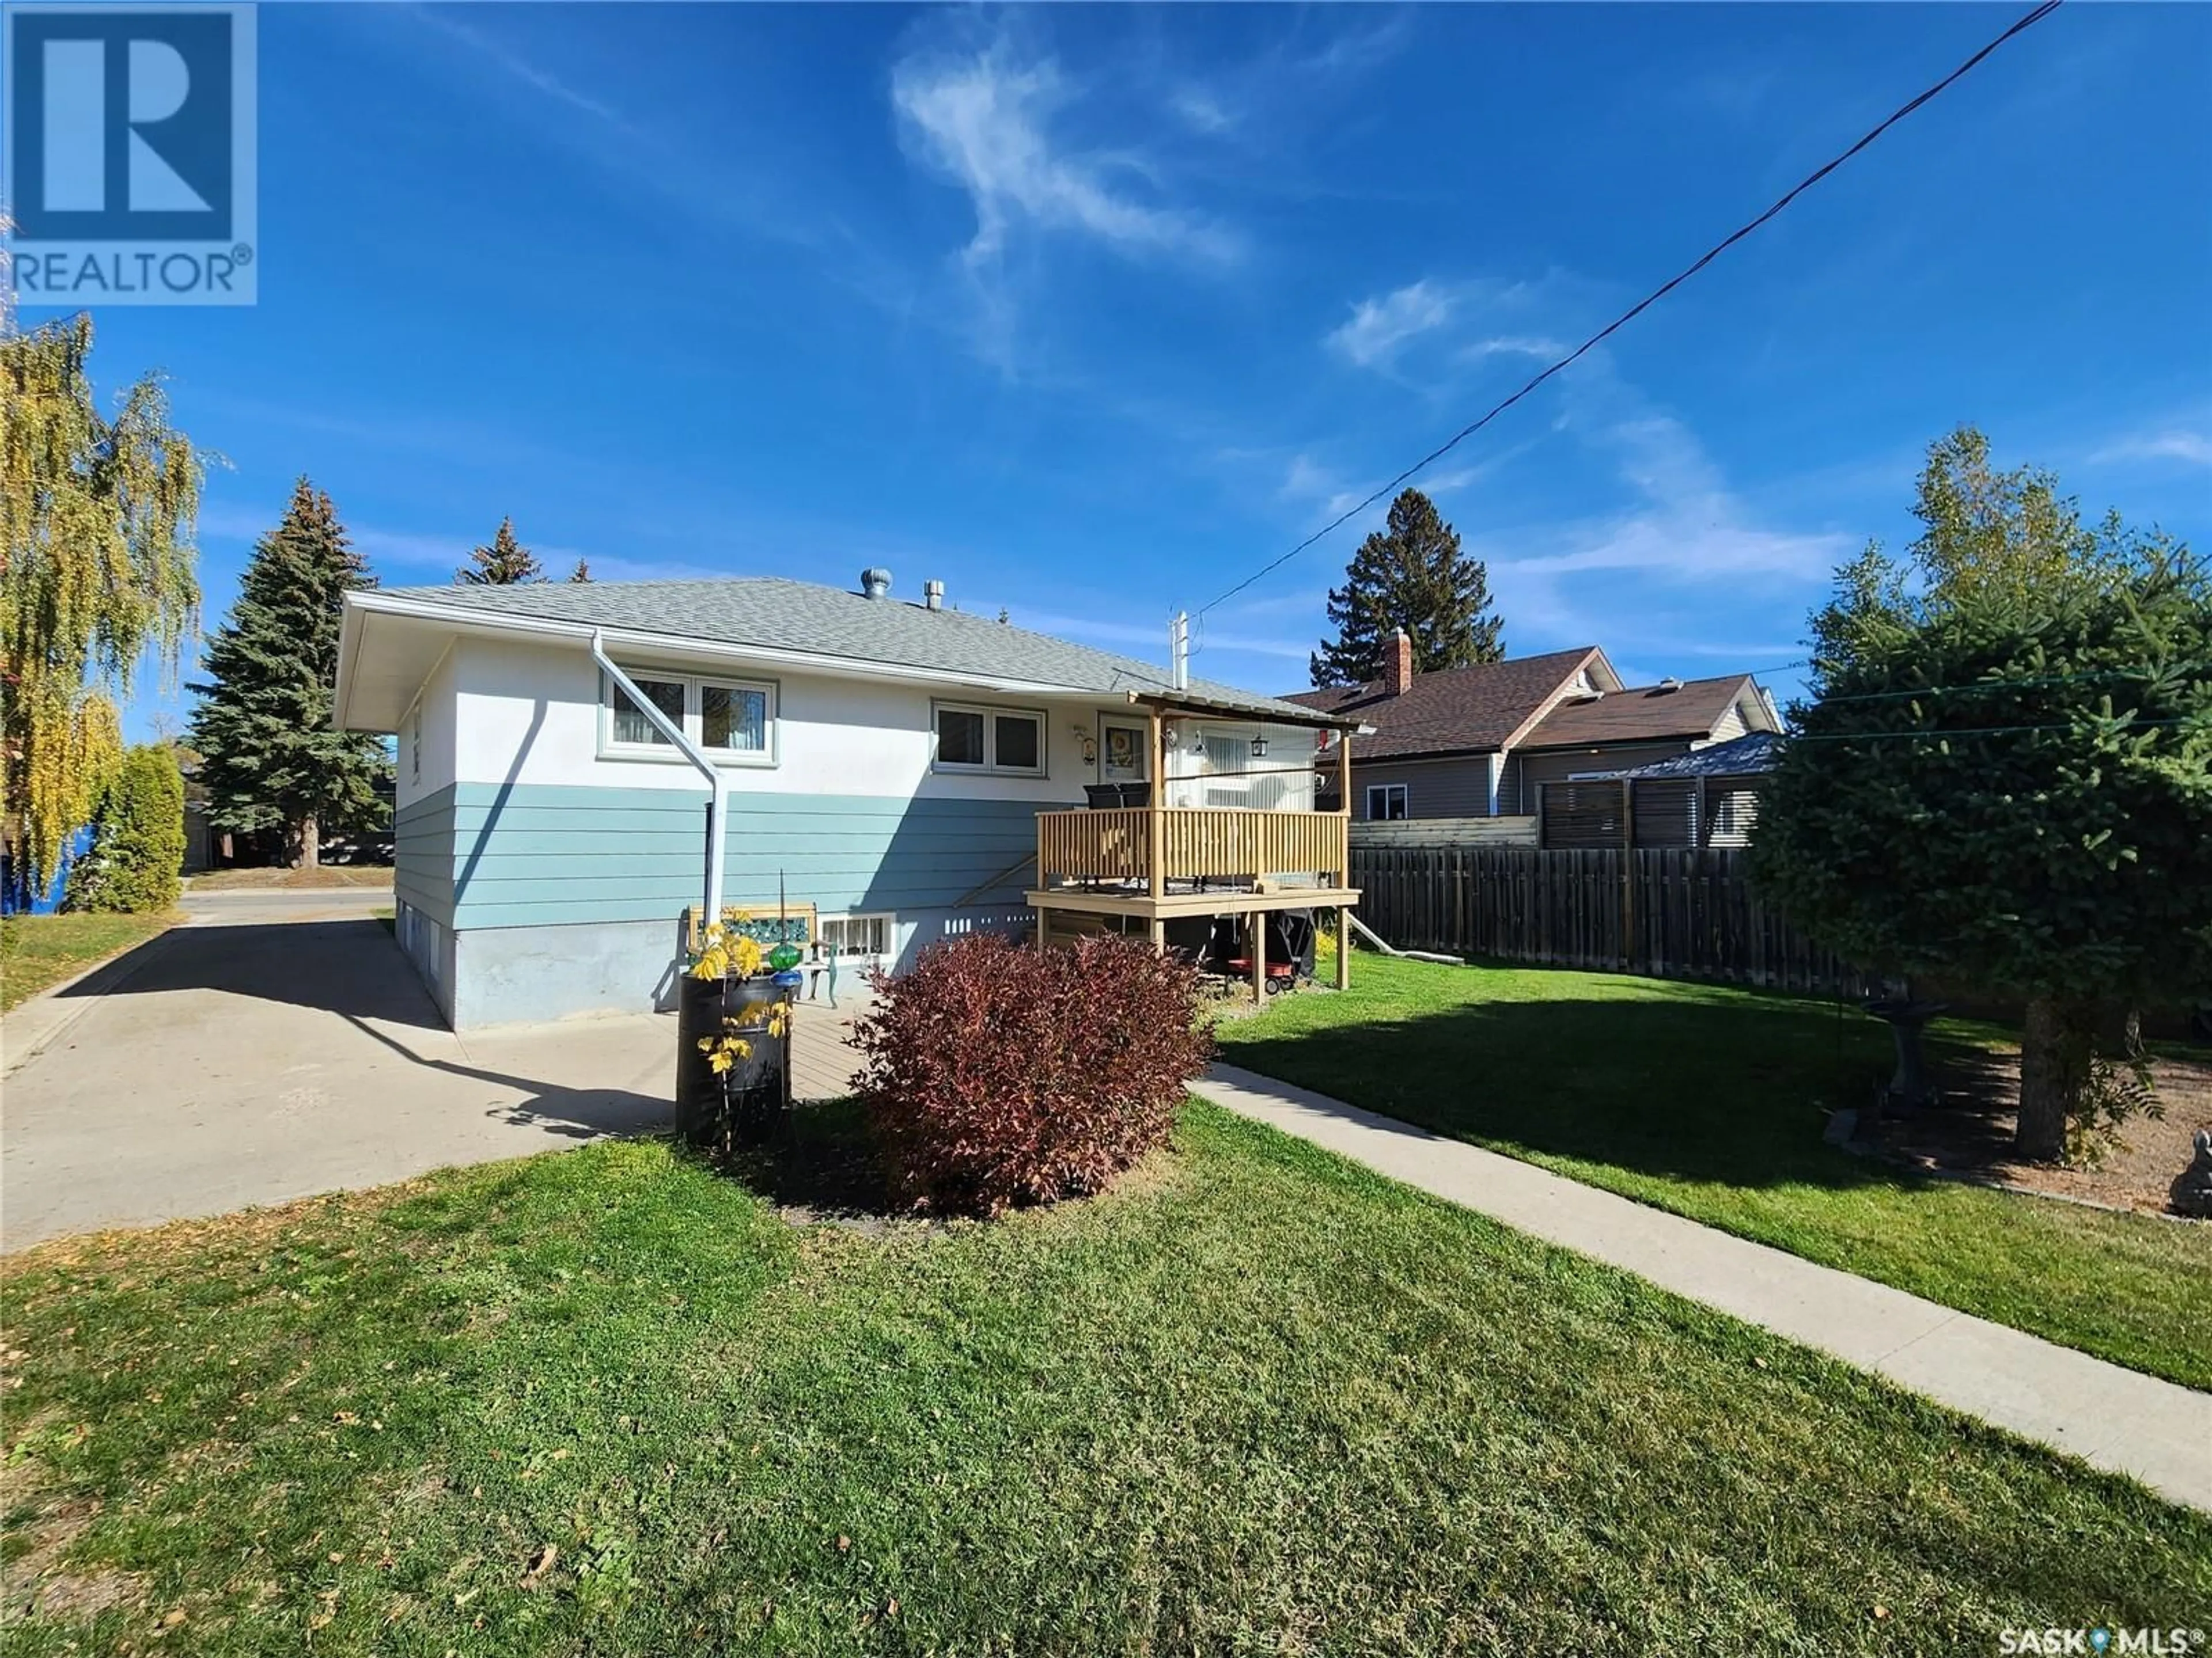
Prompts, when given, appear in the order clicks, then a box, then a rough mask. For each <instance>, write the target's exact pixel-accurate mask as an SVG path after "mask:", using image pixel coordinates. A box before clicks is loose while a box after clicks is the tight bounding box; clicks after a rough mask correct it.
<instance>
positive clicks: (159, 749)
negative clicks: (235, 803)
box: [68, 743, 185, 914]
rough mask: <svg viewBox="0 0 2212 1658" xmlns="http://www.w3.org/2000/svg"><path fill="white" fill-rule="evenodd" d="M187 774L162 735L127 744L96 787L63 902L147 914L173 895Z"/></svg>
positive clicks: (181, 859) (181, 851) (180, 864)
mask: <svg viewBox="0 0 2212 1658" xmlns="http://www.w3.org/2000/svg"><path fill="white" fill-rule="evenodd" d="M184 864H185V778H184V774H183V773H182V772H180V771H179V770H178V769H177V756H176V750H173V749H172V748H171V747H170V746H169V745H168V744H166V743H147V744H141V745H140V746H139V747H137V748H135V749H132V750H130V751H129V752H128V753H127V754H125V756H123V759H122V762H121V763H120V764H119V765H118V766H117V767H116V768H114V772H113V774H112V776H111V777H110V778H109V779H108V780H107V781H106V784H105V786H103V787H102V788H101V790H100V805H99V808H98V810H97V811H95V812H94V816H93V842H92V850H91V851H90V852H88V853H87V854H86V855H85V856H84V857H82V858H80V859H77V861H76V864H74V865H71V867H70V877H69V900H68V907H69V908H71V909H76V910H126V911H133V912H137V913H139V914H150V913H152V912H154V911H157V910H164V909H167V908H169V906H170V905H172V904H173V903H175V902H177V894H178V892H179V889H180V888H181V886H182V883H181V882H180V881H179V878H178V877H179V872H180V871H182V869H183V868H184Z"/></svg>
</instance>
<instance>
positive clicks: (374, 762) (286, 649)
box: [191, 477, 391, 869]
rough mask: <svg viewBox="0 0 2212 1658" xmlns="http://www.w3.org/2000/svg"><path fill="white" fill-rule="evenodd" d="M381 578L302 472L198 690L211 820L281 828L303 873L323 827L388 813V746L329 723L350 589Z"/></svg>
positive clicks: (238, 827) (198, 733) (196, 731)
mask: <svg viewBox="0 0 2212 1658" xmlns="http://www.w3.org/2000/svg"><path fill="white" fill-rule="evenodd" d="M375 585H376V581H375V579H374V577H373V576H371V575H370V574H369V573H368V567H367V565H366V564H364V563H363V562H362V558H361V556H360V555H359V554H358V553H356V552H355V551H354V550H353V548H352V546H351V544H349V542H348V541H347V539H346V533H345V530H344V528H343V525H340V524H339V522H338V516H337V508H336V507H333V506H332V505H331V498H330V497H329V496H328V495H325V494H324V493H323V492H322V491H321V490H319V489H316V488H315V487H314V485H313V484H312V483H309V482H308V481H307V479H306V478H304V477H303V478H301V480H300V481H299V483H298V484H297V485H296V486H295V488H294V489H293V491H292V504H291V505H290V506H289V507H287V508H286V509H285V512H284V519H283V522H282V523H281V524H279V525H277V526H276V528H275V529H274V530H271V531H270V532H269V533H268V534H267V535H264V537H261V539H260V541H259V542H258V544H256V545H255V547H254V550H253V558H252V562H250V563H248V564H247V565H246V574H245V575H244V576H243V577H242V578H241V579H240V583H239V592H238V601H237V603H236V604H233V605H232V606H231V608H230V615H229V616H228V618H227V619H226V620H225V621H224V623H223V625H222V628H221V629H218V630H217V631H216V634H215V635H214V637H213V638H211V639H210V641H208V646H207V650H206V653H205V655H204V658H203V665H204V667H205V668H206V670H207V672H208V683H205V684H195V685H193V686H191V689H192V690H194V691H197V693H198V694H199V696H200V702H199V706H198V707H197V708H195V709H194V710H193V711H192V720H191V746H192V747H193V748H194V749H196V750H198V752H199V754H200V756H201V768H200V781H201V783H202V784H203V785H204V786H205V788H206V790H207V803H208V821H209V823H211V824H212V825H213V826H214V827H215V828H216V829H228V830H232V831H234V832H243V833H247V834H251V833H254V832H257V831H259V830H264V829H282V830H283V835H284V844H285V848H286V851H287V853H288V855H289V860H290V862H291V863H292V864H293V865H294V866H295V867H296V868H305V869H313V867H315V865H317V864H318V863H319V861H320V856H321V847H322V830H323V827H324V825H325V823H329V822H331V820H333V819H351V820H359V819H362V818H369V817H374V815H375V814H377V813H378V812H379V811H380V801H379V799H378V794H377V785H378V783H379V781H380V779H381V777H382V775H383V774H384V773H385V772H386V771H387V770H388V769H389V768H390V763H391V762H389V760H388V759H387V758H386V755H385V750H384V744H383V743H382V742H381V741H380V739H378V738H375V737H374V736H371V735H368V733H365V732H341V731H334V730H332V729H331V695H332V692H333V690H334V689H335V687H336V684H337V665H338V623H339V617H340V613H341V610H342V607H343V595H344V594H345V593H346V592H347V591H348V590H349V589H353V588H361V587H373V586H375Z"/></svg>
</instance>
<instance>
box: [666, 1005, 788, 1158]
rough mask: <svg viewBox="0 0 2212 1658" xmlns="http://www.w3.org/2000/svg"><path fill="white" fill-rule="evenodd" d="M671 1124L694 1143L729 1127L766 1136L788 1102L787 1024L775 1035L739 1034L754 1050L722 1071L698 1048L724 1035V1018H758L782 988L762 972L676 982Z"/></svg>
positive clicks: (742, 1136)
mask: <svg viewBox="0 0 2212 1658" xmlns="http://www.w3.org/2000/svg"><path fill="white" fill-rule="evenodd" d="M677 984H678V990H677V993H676V1130H677V1133H680V1134H681V1135H683V1136H684V1139H687V1140H689V1141H690V1142H691V1144H693V1145H708V1144H711V1143H712V1142H714V1141H715V1140H718V1139H720V1138H722V1136H723V1134H724V1133H728V1134H729V1135H730V1137H731V1138H732V1139H736V1140H739V1141H748V1140H757V1139H763V1138H765V1137H766V1136H767V1135H768V1133H769V1132H771V1131H772V1130H773V1129H774V1128H775V1125H776V1124H777V1123H778V1122H779V1121H781V1119H782V1115H783V1112H784V1108H786V1107H787V1105H789V1104H790V1102H791V1086H790V1076H791V1027H790V1025H789V1024H788V1023H786V1025H785V1027H784V1033H783V1035H781V1036H771V1035H769V1033H768V1032H767V1031H766V1030H746V1031H744V1032H742V1033H739V1034H742V1035H744V1039H745V1041H746V1042H749V1043H750V1044H751V1045H752V1052H751V1054H749V1055H748V1056H746V1057H745V1058H744V1059H742V1060H738V1062H737V1063H736V1064H735V1065H733V1066H731V1067H730V1068H729V1069H728V1070H727V1071H726V1072H723V1073H722V1074H721V1075H720V1076H717V1075H715V1073H714V1066H713V1064H712V1063H711V1062H710V1061H709V1060H708V1056H707V1055H706V1054H702V1053H701V1052H700V1051H699V1044H700V1042H702V1040H705V1039H708V1038H712V1037H715V1036H720V1035H723V1034H724V1030H723V1025H722V1021H723V1020H724V1019H726V1018H731V1019H736V1020H737V1021H738V1022H739V1023H741V1024H747V1025H751V1024H758V1023H763V1022H765V1021H766V1019H767V1018H768V1016H769V1006H768V1005H769V1004H770V1003H772V1002H775V1001H778V1000H780V999H781V998H782V997H783V995H784V993H785V988H786V987H783V986H781V985H778V984H777V983H776V982H775V981H774V980H773V979H772V978H770V977H769V975H766V974H762V975H759V976H757V977H755V978H750V979H694V978H692V977H691V976H690V975H688V974H687V975H684V977H683V978H681V979H679V980H678V981H677Z"/></svg>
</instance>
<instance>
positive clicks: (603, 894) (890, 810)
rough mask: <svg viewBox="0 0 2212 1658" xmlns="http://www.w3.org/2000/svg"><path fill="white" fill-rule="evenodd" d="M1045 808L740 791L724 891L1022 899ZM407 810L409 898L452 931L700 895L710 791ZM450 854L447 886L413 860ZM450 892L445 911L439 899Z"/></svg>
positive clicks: (550, 787)
mask: <svg viewBox="0 0 2212 1658" xmlns="http://www.w3.org/2000/svg"><path fill="white" fill-rule="evenodd" d="M441 802H442V805H441ZM1050 809H1051V808H1050V807H1048V806H1045V805H1038V804H1036V803H1034V802H1030V801H1020V800H958V799H921V800H918V799H906V798H903V797H900V796H874V795H790V794H733V795H732V797H731V798H730V824H729V833H728V839H727V843H726V873H725V878H724V890H723V896H724V902H728V903H740V904H753V905H765V904H773V903H774V902H775V901H776V890H777V879H778V876H779V874H781V878H782V879H783V882H784V885H785V890H786V891H787V894H788V896H790V898H791V899H792V900H793V902H799V901H807V902H812V903H814V904H816V905H817V906H819V907H820V908H822V909H823V911H825V912H836V911H840V910H854V911H871V910H894V911H896V910H914V909H927V908H944V907H946V906H950V905H954V904H957V903H959V902H962V901H963V899H966V900H968V901H969V902H972V903H975V904H977V905H999V906H1004V905H1006V904H1007V903H1009V902H1019V901H1020V896H1021V893H1022V890H1024V888H1025V887H1027V886H1028V885H1029V884H1030V872H1029V871H1028V869H1027V868H1026V867H1018V865H1022V864H1023V860H1024V854H1025V853H1033V852H1034V851H1035V850H1036V814H1037V813H1038V812H1039V811H1047V810H1050ZM400 820H401V821H400V823H399V838H400V847H401V858H402V867H403V873H402V875H401V877H400V880H399V884H398V890H399V892H400V896H402V897H404V898H406V899H407V901H408V902H410V903H413V904H416V905H417V906H418V907H419V908H422V909H423V910H424V911H425V912H426V913H428V914H432V915H433V916H434V917H436V918H437V919H439V920H449V921H450V925H452V926H455V927H460V928H473V927H494V926H551V925H558V924H561V923H566V922H583V921H634V920H669V919H672V918H673V917H674V916H675V915H676V914H678V912H679V911H680V910H682V909H683V908H684V907H685V906H686V905H690V904H696V903H697V902H699V898H700V896H701V885H702V864H703V862H704V856H705V850H706V848H705V839H706V808H705V799H704V796H703V793H692V792H690V791H688V790H676V789H643V788H617V787H608V788H599V787H590V786H562V785H555V784H515V785H513V786H503V785H500V784H493V783H462V784H458V785H456V786H454V787H453V788H452V789H450V790H441V791H440V793H439V794H438V795H436V796H433V797H430V798H429V799H426V800H422V801H418V802H416V803H415V805H411V806H410V807H409V808H408V809H407V811H404V812H403V813H401V814H400ZM441 835H445V836H446V837H447V839H446V840H445V841H441V839H440V837H441ZM410 851H412V852H414V853H415V854H416V855H415V857H413V858H412V859H410V857H409V856H408V854H409V853H410ZM441 856H443V857H447V859H448V861H447V865H446V871H447V879H446V884H445V885H444V886H443V887H442V888H441V887H440V885H439V884H438V883H437V881H436V879H435V876H434V875H433V874H432V873H431V872H429V871H428V868H427V867H425V868H424V870H423V872H422V873H421V874H420V875H419V876H418V875H417V874H416V865H417V864H422V865H426V866H427V865H429V864H434V863H435V862H436V861H437V859H439V858H441ZM978 889H981V890H978ZM441 891H442V893H443V894H444V895H445V902H446V907H447V911H448V914H440V913H439V910H438V908H437V905H436V902H435V899H436V897H437V896H438V895H439V894H440V893H441ZM418 892H419V893H421V894H422V895H424V896H423V897H422V898H421V899H418V898H417V897H416V896H413V895H414V894H415V893H418ZM970 894H973V895H974V896H972V897H970V896H969V895H970Z"/></svg>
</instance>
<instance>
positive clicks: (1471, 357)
mask: <svg viewBox="0 0 2212 1658" xmlns="http://www.w3.org/2000/svg"><path fill="white" fill-rule="evenodd" d="M1569 349H1570V348H1569V347H1567V346H1565V345H1564V344H1562V343H1560V342H1559V341H1558V340H1554V339H1548V338H1547V337H1544V336H1543V335H1541V334H1498V335H1493V336H1492V337H1490V338H1488V339H1486V340H1477V341H1475V342H1474V344H1472V345H1468V346H1464V347H1462V349H1461V351H1460V357H1461V360H1462V361H1466V362H1481V361H1486V360H1487V359H1489V358H1492V357H1509V356H1510V357H1535V358H1539V359H1550V358H1553V357H1563V356H1565V355H1566V354H1567V352H1568V350H1569Z"/></svg>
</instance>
